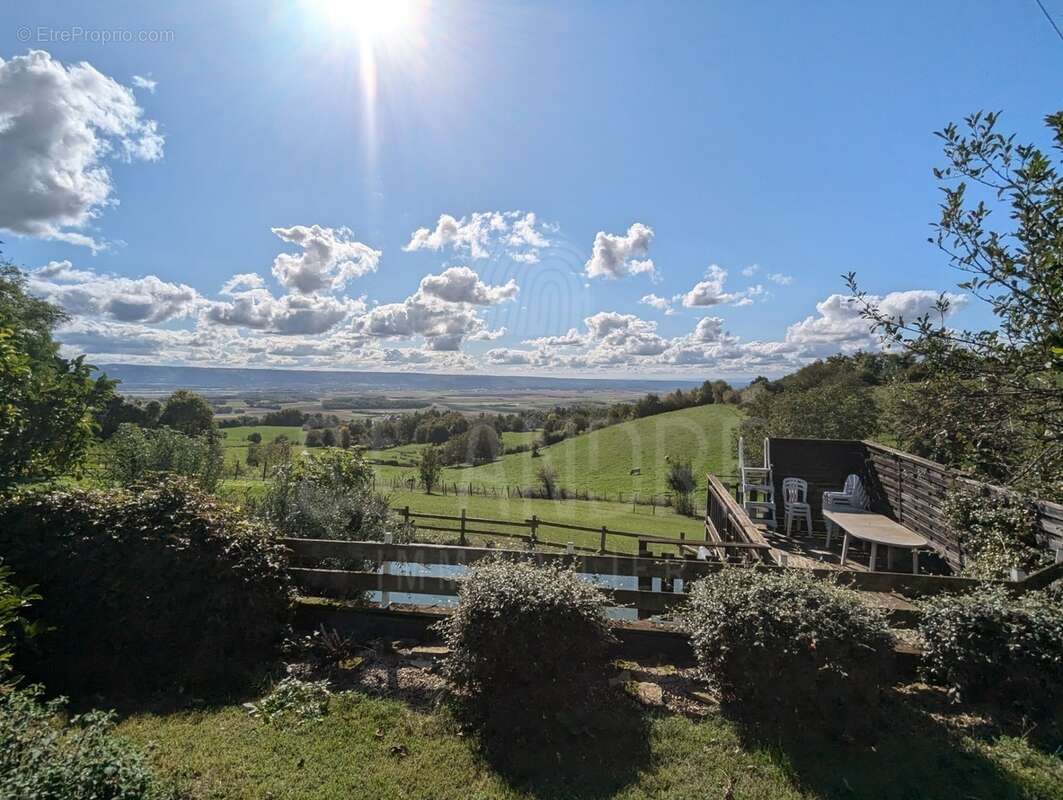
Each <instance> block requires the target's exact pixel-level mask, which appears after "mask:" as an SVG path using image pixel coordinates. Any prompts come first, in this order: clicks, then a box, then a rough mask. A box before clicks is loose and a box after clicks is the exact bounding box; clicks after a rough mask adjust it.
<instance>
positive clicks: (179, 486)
mask: <svg viewBox="0 0 1063 800" xmlns="http://www.w3.org/2000/svg"><path fill="white" fill-rule="evenodd" d="M0 552H2V553H4V556H5V558H6V561H7V563H8V564H9V565H10V566H11V568H12V569H13V570H14V574H15V577H16V578H17V580H18V581H19V582H20V583H22V584H34V585H36V587H37V590H38V591H39V592H40V594H41V595H43V599H42V600H41V601H39V602H37V603H35V604H34V605H33V607H32V609H31V610H30V612H28V614H29V616H31V617H32V618H33V619H35V620H38V621H40V622H41V623H43V624H44V625H45V626H47V627H49V628H51V630H50V631H48V632H46V633H43V634H40V635H39V636H37V637H36V638H35V639H34V640H33V643H32V644H33V647H23V648H21V649H20V652H19V653H18V656H17V663H18V666H19V668H20V669H21V671H23V672H24V673H25V674H27V675H28V676H29V677H31V679H33V680H40V681H43V682H44V683H45V684H46V685H47V686H48V688H49V690H50V691H56V692H64V693H72V694H78V695H82V694H84V693H87V692H119V693H124V692H134V693H140V692H144V691H152V690H158V689H164V688H170V687H173V686H175V685H178V686H185V687H188V688H190V689H192V688H194V689H220V688H222V687H224V686H228V685H230V684H232V683H233V682H234V681H236V680H238V679H239V678H240V677H242V676H243V675H244V674H245V673H246V671H247V670H248V669H250V668H252V667H254V666H255V665H256V663H257V662H259V661H260V660H261V659H263V658H265V657H268V655H269V654H270V652H271V648H272V647H273V645H274V643H275V642H277V641H278V640H279V638H280V636H281V635H282V633H283V627H284V625H285V623H286V621H287V619H288V614H289V608H290V585H289V580H288V577H287V572H286V556H285V551H284V549H283V547H281V546H280V545H279V544H278V543H277V542H276V541H275V540H274V539H273V538H272V537H271V535H270V534H269V532H268V530H267V529H266V528H264V527H262V526H260V525H258V524H256V523H252V522H250V521H248V520H246V519H244V518H242V517H240V516H239V515H238V514H237V513H236V512H234V511H232V510H230V509H228V508H226V507H224V506H221V505H219V503H218V502H217V501H216V500H215V499H214V498H213V497H212V496H210V495H207V494H205V493H203V492H200V491H199V490H197V489H195V488H194V487H193V486H192V485H190V484H189V483H187V482H183V481H181V480H178V479H171V480H169V481H164V482H162V483H160V484H157V485H153V486H141V487H137V488H135V489H133V490H109V491H84V490H71V491H31V492H21V493H16V494H14V495H11V496H9V497H7V498H5V500H4V502H3V503H0Z"/></svg>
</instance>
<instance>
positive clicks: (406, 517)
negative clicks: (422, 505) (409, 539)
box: [402, 506, 410, 525]
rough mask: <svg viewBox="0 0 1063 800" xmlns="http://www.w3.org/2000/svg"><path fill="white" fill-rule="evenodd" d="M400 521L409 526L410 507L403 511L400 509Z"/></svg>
mask: <svg viewBox="0 0 1063 800" xmlns="http://www.w3.org/2000/svg"><path fill="white" fill-rule="evenodd" d="M402 521H403V523H405V524H406V525H409V524H410V507H409V506H406V507H405V508H404V509H402Z"/></svg>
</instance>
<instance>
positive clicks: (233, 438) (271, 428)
mask: <svg viewBox="0 0 1063 800" xmlns="http://www.w3.org/2000/svg"><path fill="white" fill-rule="evenodd" d="M221 432H222V433H223V434H224V437H223V438H222V440H221V442H222V447H223V448H225V464H226V467H231V466H232V464H233V463H234V462H237V461H239V462H240V463H241V464H243V463H244V462H245V461H246V460H247V446H248V445H249V444H251V442H250V440H249V439H248V438H247V437H248V436H250V435H251V434H252V433H257V434H259V435H260V436H261V437H262V443H263V444H268V443H269V442H272V441H273V440H274V439H276V438H277V437H278V436H282V435H283V436H287V437H288V438H289V439H290V440H291V441H293V442H295V443H296V444H302V443H303V442H304V441H306V431H304V430H303V429H302V428H301V427H298V426H287V425H244V426H241V427H238V428H222V429H221Z"/></svg>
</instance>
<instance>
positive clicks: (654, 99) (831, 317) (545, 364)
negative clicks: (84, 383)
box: [0, 0, 1063, 377]
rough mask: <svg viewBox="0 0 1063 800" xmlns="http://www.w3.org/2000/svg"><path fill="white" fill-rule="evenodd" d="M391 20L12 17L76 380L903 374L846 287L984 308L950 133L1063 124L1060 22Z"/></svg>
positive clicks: (215, 14) (30, 158) (268, 11)
mask: <svg viewBox="0 0 1063 800" xmlns="http://www.w3.org/2000/svg"><path fill="white" fill-rule="evenodd" d="M359 5H361V6H365V7H360V8H358V9H356V10H355V11H354V12H351V11H350V10H349V9H350V8H353V6H345V5H343V4H341V3H336V2H333V3H329V2H327V1H326V0H316V1H314V0H285V1H283V2H281V1H280V0H276V1H275V2H264V3H263V2H259V3H251V2H211V3H205V2H204V3H200V2H185V3H165V4H163V3H158V4H149V3H125V2H110V3H86V2H77V3H37V4H32V5H31V4H18V5H17V6H16V5H12V4H7V5H5V7H4V9H3V11H2V12H0V58H3V59H4V62H5V63H4V65H3V66H2V67H0V119H4V118H7V119H16V120H18V121H19V123H20V124H18V125H13V126H12V125H8V127H7V128H5V126H4V125H0V166H2V167H3V168H4V170H5V171H7V174H8V177H7V178H4V177H0V229H3V235H2V238H3V240H4V242H5V244H4V254H5V255H6V256H7V257H8V258H10V259H11V260H13V261H14V262H15V263H17V264H20V265H22V266H24V267H25V268H27V269H31V270H37V271H38V272H37V273H36V274H35V275H34V276H33V278H32V280H31V287H32V288H34V289H35V291H38V292H39V293H40V294H42V295H43V296H46V297H49V298H51V299H53V300H55V301H56V302H60V303H62V304H63V305H65V306H66V307H67V308H68V310H69V311H70V313H71V315H72V318H71V322H70V323H69V324H68V325H67V326H66V328H65V329H64V330H63V331H62V332H61V337H62V338H63V340H64V341H66V342H67V343H68V349H69V351H71V352H73V351H77V352H87V353H89V354H90V356H91V357H92V358H93V359H94V360H96V361H99V362H103V361H142V362H152V361H158V362H165V363H198V364H205V365H222V364H254V365H259V366H282V367H283V366H308V367H320V368H325V367H337V368H372V369H417V370H433V369H436V370H443V371H462V370H478V371H484V372H496V373H502V372H507V371H520V372H529V371H535V372H541V373H550V374H588V375H590V374H601V375H602V376H616V375H631V374H636V373H637V374H645V375H662V376H683V377H690V376H702V375H704V376H706V377H714V376H717V375H724V376H733V377H749V376H751V375H754V374H758V373H763V374H776V375H777V374H780V373H783V372H786V371H789V370H791V369H792V368H794V367H795V366H797V365H799V364H801V363H804V362H806V361H807V360H809V359H811V358H815V357H818V356H822V355H825V354H827V353H829V352H837V351H839V350H852V349H855V348H857V347H861V346H869V345H871V344H873V341H874V340H873V339H871V338H869V337H868V336H867V335H866V331H865V330H864V329H863V326H862V324H861V323H860V321H859V320H857V319H855V317H854V315H853V314H852V312H851V310H850V309H849V308H848V307H847V306H846V305H845V304H844V303H843V302H841V301H840V298H832V297H831V296H832V295H835V294H844V292H845V289H844V286H843V283H842V281H841V278H840V277H839V276H840V275H841V274H842V273H843V272H847V271H849V270H855V271H856V272H857V273H858V275H859V276H860V279H861V282H862V283H863V285H864V286H865V287H866V288H867V289H868V290H870V291H872V292H874V293H876V294H878V295H880V296H883V297H884V298H885V299H886V303H887V306H888V307H890V308H892V309H895V310H898V311H904V312H907V313H912V312H914V311H917V310H921V309H924V308H926V306H927V303H928V302H929V298H931V297H932V296H933V295H935V294H936V293H937V292H938V291H941V290H951V291H955V283H956V282H957V276H956V274H955V273H954V272H953V271H952V270H951V269H950V268H949V267H948V266H947V263H946V261H945V259H944V257H943V256H942V255H941V254H940V253H938V252H937V250H936V249H935V248H934V247H933V246H931V245H930V244H928V243H927V242H926V238H927V236H928V235H929V232H930V231H929V227H928V225H929V223H930V222H931V221H932V220H933V219H934V218H935V216H936V204H937V201H938V190H937V189H936V188H935V185H934V182H933V180H932V177H931V174H930V169H931V167H932V166H933V165H936V164H939V163H940V162H941V155H940V146H939V142H938V141H937V139H936V138H935V137H934V136H933V131H935V130H938V129H940V128H941V127H942V126H943V125H944V124H945V123H947V122H949V121H950V120H957V121H958V120H960V119H961V118H962V117H963V116H964V115H966V114H967V113H969V112H971V111H974V110H977V109H1002V110H1004V112H1005V115H1004V118H1003V123H1002V124H1003V127H1004V128H1006V129H1009V130H1015V131H1018V132H1019V134H1020V138H1022V139H1026V140H1034V141H1043V140H1044V134H1043V127H1042V125H1041V120H1042V118H1043V116H1044V115H1045V114H1047V113H1049V112H1051V111H1055V110H1057V109H1058V107H1059V104H1060V99H1061V97H1060V80H1059V77H1060V75H1061V74H1063V71H1061V67H1063V42H1061V41H1060V40H1059V38H1058V37H1057V36H1056V34H1055V32H1054V31H1053V30H1052V29H1051V27H1050V26H1049V25H1048V22H1047V21H1046V20H1045V18H1044V17H1043V15H1042V14H1041V12H1040V10H1039V9H1038V8H1037V5H1036V4H1035V3H1034V2H1033V0H1030V2H1026V1H1025V0H1014V1H1005V0H997V1H996V2H950V1H946V0H942V1H941V2H933V3H926V2H921V3H915V2H897V3H890V4H886V3H876V4H871V3H851V2H850V3H841V2H836V3H835V2H821V3H815V4H798V3H782V2H775V3H773V2H766V3H758V4H747V3H734V2H728V3H724V2H698V3H694V2H691V3H684V2H669V3H623V2H609V3H605V2H602V3H589V2H588V3H579V2H568V3H531V2H528V3H509V2H462V0H455V1H454V2H448V3H443V2H411V3H409V6H408V8H407V9H406V16H405V17H404V19H402V20H399V21H398V22H394V24H393V25H391V26H388V25H385V24H384V23H385V22H387V20H381V19H379V17H378V11H376V10H374V8H373V7H372V6H373V4H372V3H368V4H364V3H363V4H355V6H359ZM1046 7H1047V8H1048V9H1049V12H1050V13H1053V14H1054V15H1055V16H1056V18H1057V19H1060V20H1063V5H1061V4H1060V3H1059V2H1058V0H1046ZM338 8H339V9H341V10H337V9H338ZM344 9H346V10H344ZM367 31H370V33H367ZM373 31H375V33H373ZM107 36H110V37H111V38H112V39H113V38H116V37H117V38H126V39H128V38H130V37H132V38H133V39H134V40H135V39H137V38H141V37H143V38H147V39H149V40H152V39H154V40H152V41H107V40H106V37H107ZM30 49H35V50H40V51H45V52H46V53H47V56H44V55H38V56H36V57H35V59H36V60H35V61H32V62H31V61H30V58H31V57H30V56H28V53H29V51H30ZM81 62H87V64H88V65H91V73H90V72H84V71H82V68H81V67H80V66H79V64H80V63H81ZM369 62H372V63H373V65H375V71H376V76H377V80H376V84H375V92H370V90H369V88H368V87H369V84H368V83H367V72H368V71H369V70H368V68H367V64H368V63H369ZM134 76H139V77H138V78H134ZM116 86H117V89H116V88H115V87H116ZM123 87H124V88H123ZM116 92H117V94H116ZM374 94H375V99H371V97H370V96H371V95H374ZM101 108H102V109H104V111H105V112H106V113H104V112H101V111H100V109H101ZM55 109H59V111H55ZM45 111H49V112H54V113H44V112H45ZM12 115H13V116H12ZM19 115H22V116H21V117H20V116H19ZM57 115H58V117H61V118H57ZM63 115H65V116H63ZM116 120H117V121H116ZM34 125H41V126H44V127H43V128H42V129H41V130H40V131H39V132H38V131H35V130H34V128H33V126H34ZM108 126H110V128H109V127H108ZM115 126H117V127H115ZM86 130H87V131H88V132H89V135H90V136H91V137H92V138H93V142H90V143H89V144H88V145H86V144H85V142H84V141H82V142H80V143H79V144H77V145H75V147H74V149H76V148H77V147H82V148H83V150H82V151H81V156H78V157H74V156H72V155H71V146H70V145H69V141H70V137H69V134H70V133H71V132H72V131H73V132H77V133H83V132H84V131H86ZM63 134H66V135H65V136H64V135H63ZM16 137H23V138H20V139H19V138H16ZM49 137H51V138H49ZM29 142H38V143H39V142H44V143H45V144H47V145H48V146H49V147H50V148H51V149H50V150H48V152H46V153H43V154H42V152H41V149H42V148H40V147H31V146H30V145H29V144H28V143H29ZM45 149H46V148H45ZM5 150H6V151H7V152H6V154H5ZM123 154H124V156H125V158H123V157H121V156H123ZM74 155H75V156H76V154H74ZM100 170H105V171H106V172H105V173H103V174H104V176H105V177H102V178H101V177H100V176H101V173H100V172H99V171H100ZM42 175H44V176H49V178H50V179H55V180H54V181H52V183H49V182H48V181H45V182H44V186H45V188H44V189H42V188H41V185H42V184H41V181H39V180H38V181H34V180H32V178H35V177H36V178H39V177H40V176H42ZM27 176H29V177H27ZM57 176H58V177H57ZM71 181H73V182H74V183H75V184H76V185H75V186H74V187H73V188H71V186H70V182H71ZM101 181H102V183H101ZM53 184H54V185H55V186H57V187H59V188H58V189H56V194H57V196H56V197H55V198H51V199H54V202H46V201H48V200H49V198H44V199H43V200H42V198H41V197H39V196H37V195H34V196H33V197H32V198H30V200H27V196H28V195H27V194H26V193H33V192H36V193H38V194H39V193H40V192H42V191H49V189H48V186H51V185H53ZM31 201H32V202H31ZM38 201H39V202H38ZM37 206H40V208H37ZM30 207H32V208H34V209H35V210H34V211H33V212H32V213H31V212H29V211H26V210H25V209H27V208H30ZM517 211H519V212H521V213H520V214H516V213H510V212H517ZM529 212H531V214H533V215H534V216H533V217H530V218H529V217H528V213H529ZM474 214H477V215H480V216H475V217H474V216H473V215H474ZM443 215H449V216H450V217H453V218H454V222H453V224H450V222H449V221H448V220H446V219H444V224H443V225H442V226H440V227H438V228H437V225H438V224H439V221H440V219H441V217H443ZM1002 223H1003V221H1002ZM314 226H317V227H314ZM422 228H424V229H427V230H426V231H425V233H424V234H422V235H421V237H420V239H418V238H417V236H416V235H415V234H416V232H417V231H418V230H419V229H422ZM275 229H276V230H275ZM344 229H349V230H344ZM525 234H526V235H525ZM448 237H449V238H448ZM596 237H597V241H598V244H599V248H598V249H597V250H596V248H595V243H596ZM418 243H419V244H418ZM303 245H306V246H308V247H310V248H311V250H310V251H304V250H303V249H302V248H303ZM437 245H438V249H436V246H437ZM314 248H316V250H315V249H314ZM304 252H310V256H309V257H307V258H302V254H303V253H304ZM282 254H288V255H287V256H283V255H282ZM278 256H281V258H280V259H278ZM514 256H515V258H514ZM533 259H537V260H535V261H534V263H532V261H533ZM64 262H69V264H64ZM48 265H51V266H48ZM713 265H715V269H713ZM42 268H43V269H42ZM723 273H726V275H725V276H724V275H723ZM744 273H745V274H744ZM239 274H245V275H257V276H258V278H257V279H255V278H245V279H244V280H243V281H242V282H237V284H236V285H231V286H230V287H229V293H228V294H220V290H221V289H222V288H223V286H224V285H225V284H226V283H227V282H229V281H230V279H231V278H232V277H233V276H234V275H239ZM426 276H435V277H431V278H429V277H426ZM149 277H153V278H154V280H148V278H149ZM916 290H923V293H922V294H920V293H918V292H917V291H916ZM891 293H892V294H891ZM650 295H653V296H654V297H655V298H656V299H653V300H650V301H647V302H643V298H646V297H648V296H650ZM960 305H961V306H962V301H961V302H960ZM954 322H956V323H957V324H969V325H982V324H986V323H987V322H988V320H987V318H986V315H985V313H984V311H983V310H981V309H980V308H978V306H977V304H975V303H970V304H967V306H966V307H961V308H960V311H959V313H958V314H957V315H956V317H955V320H954Z"/></svg>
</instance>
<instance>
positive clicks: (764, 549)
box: [705, 475, 779, 563]
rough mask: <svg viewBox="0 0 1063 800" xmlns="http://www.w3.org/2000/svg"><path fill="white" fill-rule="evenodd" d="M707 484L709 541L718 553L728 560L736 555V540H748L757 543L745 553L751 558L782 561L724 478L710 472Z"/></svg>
mask: <svg viewBox="0 0 1063 800" xmlns="http://www.w3.org/2000/svg"><path fill="white" fill-rule="evenodd" d="M705 484H706V491H705V508H706V511H705V540H706V541H707V542H712V549H713V550H714V551H715V552H716V554H717V555H718V556H719V557H720V558H721V559H724V560H727V559H729V558H733V557H734V556H735V545H734V542H745V543H747V545H751V546H753V549H750V550H748V551H745V552H744V555H745V556H746V558H747V559H749V560H752V561H761V562H766V563H778V561H779V559H778V557H777V555H776V552H775V551H774V550H773V549H772V547H771V545H770V544H769V543H768V540H767V539H766V538H765V537H764V534H763V533H761V532H760V529H759V528H757V526H756V524H755V523H754V522H753V520H751V519H750V518H749V515H748V514H746V511H745V509H744V508H742V506H741V504H740V503H739V502H738V501H737V500H735V499H734V498H733V497H732V496H731V493H730V491H728V489H727V487H726V486H724V485H723V483H722V482H721V481H720V479H719V478H717V477H716V476H715V475H709V476H708V479H707V480H706V482H705ZM707 546H708V545H707Z"/></svg>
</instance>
